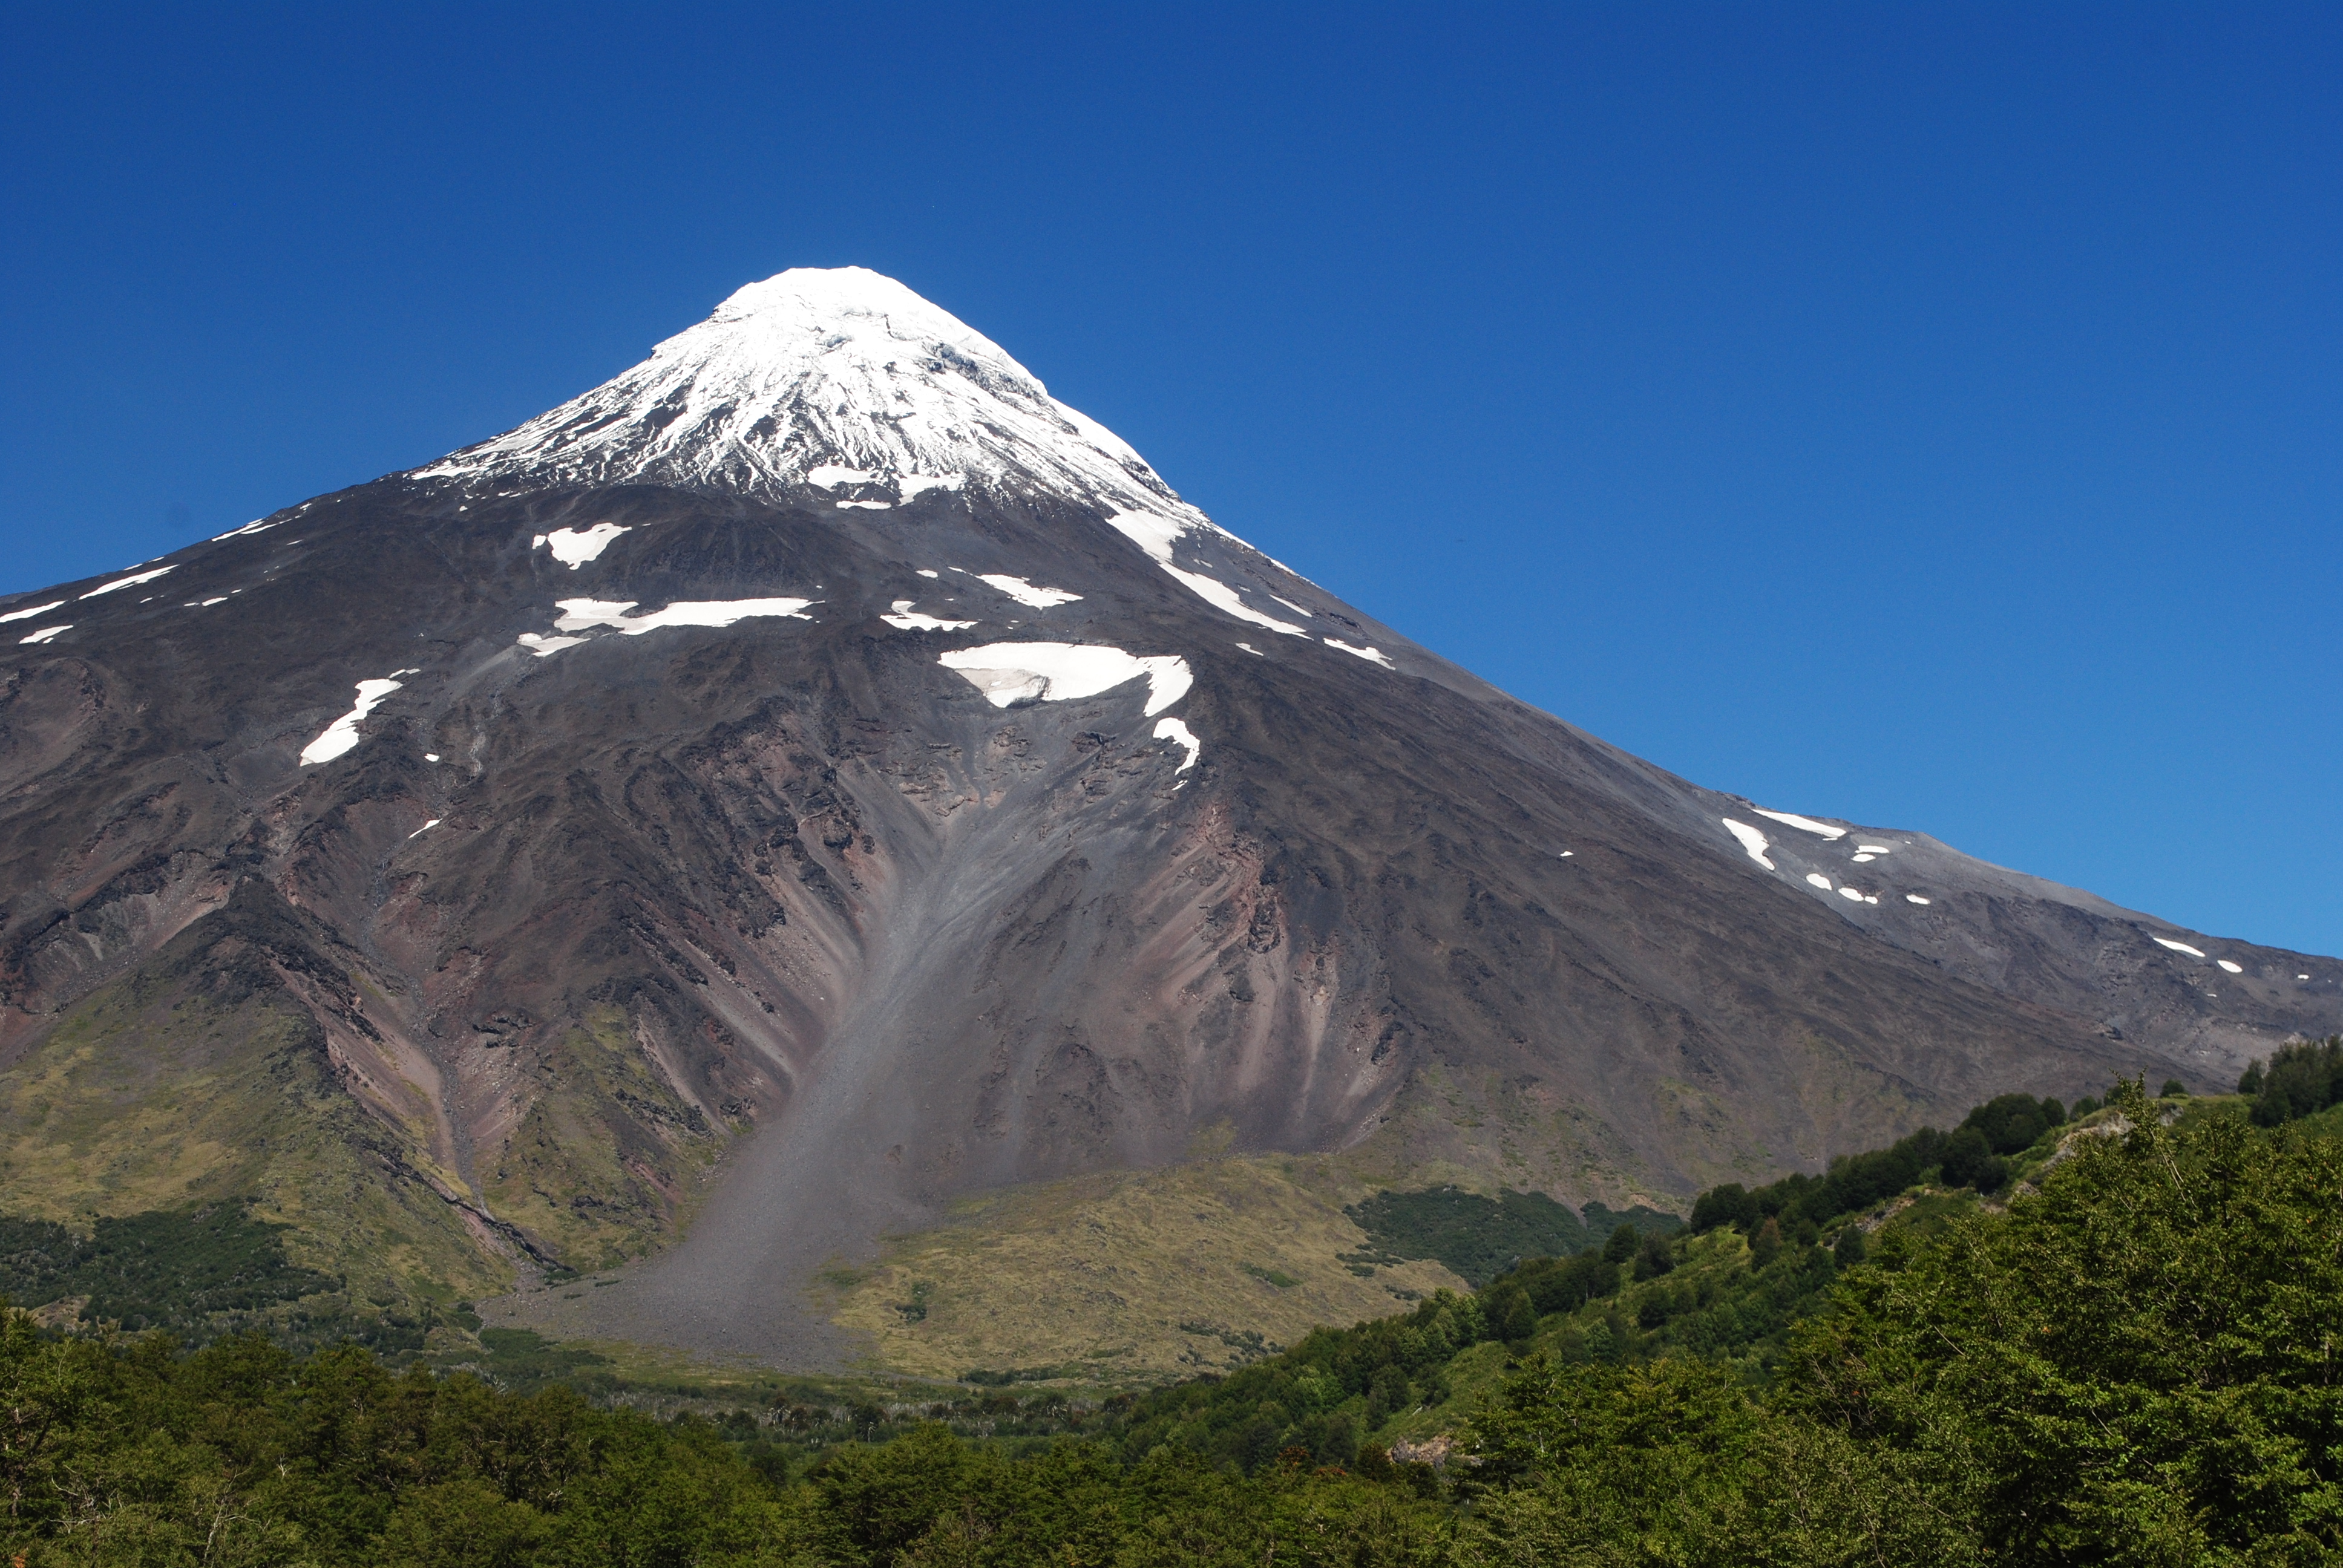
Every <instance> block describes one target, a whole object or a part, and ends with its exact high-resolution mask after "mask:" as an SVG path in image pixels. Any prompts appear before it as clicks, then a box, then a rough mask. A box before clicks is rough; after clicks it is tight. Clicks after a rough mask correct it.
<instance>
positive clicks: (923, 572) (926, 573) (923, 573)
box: [920, 567, 943, 578]
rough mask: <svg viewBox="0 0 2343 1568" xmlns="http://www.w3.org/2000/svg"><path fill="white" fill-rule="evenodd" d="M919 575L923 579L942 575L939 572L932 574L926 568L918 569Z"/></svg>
mask: <svg viewBox="0 0 2343 1568" xmlns="http://www.w3.org/2000/svg"><path fill="white" fill-rule="evenodd" d="M942 575H943V574H942V573H941V572H932V571H930V570H929V569H928V568H925V567H921V568H920V576H921V577H923V578H932V577H941V576H942Z"/></svg>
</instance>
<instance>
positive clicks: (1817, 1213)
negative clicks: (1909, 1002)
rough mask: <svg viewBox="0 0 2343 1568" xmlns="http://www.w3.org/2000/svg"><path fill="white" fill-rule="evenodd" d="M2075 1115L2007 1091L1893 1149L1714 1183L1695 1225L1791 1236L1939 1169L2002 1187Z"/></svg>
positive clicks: (1700, 1201)
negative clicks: (2022, 1160)
mask: <svg viewBox="0 0 2343 1568" xmlns="http://www.w3.org/2000/svg"><path fill="white" fill-rule="evenodd" d="M2097 1109H2098V1102H2097V1101H2094V1100H2085V1101H2078V1102H2077V1104H2076V1107H2075V1111H2074V1114H2075V1115H2076V1116H2078V1117H2079V1116H2085V1115H2088V1114H2089V1113H2090V1112H2092V1111H2097ZM2067 1120H2068V1116H2067V1111H2066V1107H2065V1106H2063V1105H2061V1104H2059V1103H2058V1101H2055V1100H2035V1099H2033V1098H2031V1097H2029V1096H2027V1095H2023V1094H2004V1095H2000V1096H1997V1097H1996V1098H1995V1099H1993V1100H1989V1101H1986V1103H1985V1104H1983V1105H1980V1106H1978V1107H1977V1108H1976V1110H1974V1111H1970V1112H1969V1113H1968V1115H1967V1116H1966V1118H1964V1119H1963V1120H1962V1121H1961V1124H1960V1125H1959V1126H1958V1127H1956V1128H1955V1129H1954V1130H1953V1131H1951V1132H1949V1133H1946V1132H1939V1131H1936V1129H1935V1128H1933V1127H1923V1128H1921V1129H1920V1130H1919V1131H1917V1132H1915V1133H1912V1134H1910V1135H1909V1136H1908V1137H1905V1138H1901V1139H1898V1140H1897V1141H1896V1142H1895V1143H1893V1144H1891V1145H1889V1146H1888V1147H1887V1148H1885V1149H1878V1150H1874V1151H1871V1152H1869V1153H1865V1154H1846V1155H1841V1156H1840V1157H1839V1158H1838V1159H1835V1160H1834V1161H1831V1163H1830V1169H1829V1170H1827V1171H1824V1172H1823V1173H1822V1174H1821V1175H1819V1176H1808V1175H1805V1174H1804V1173H1803V1172H1801V1173H1796V1174H1793V1175H1789V1176H1785V1177H1783V1178H1782V1179H1781V1180H1780V1181H1775V1182H1772V1183H1770V1184H1769V1185H1766V1186H1764V1187H1758V1188H1755V1189H1750V1188H1745V1187H1744V1186H1742V1184H1741V1183H1740V1182H1738V1181H1730V1182H1727V1183H1725V1185H1723V1186H1721V1187H1712V1188H1710V1189H1709V1190H1708V1191H1705V1192H1703V1193H1702V1194H1701V1195H1700V1196H1699V1197H1698V1198H1696V1199H1694V1201H1693V1208H1692V1221H1691V1229H1692V1230H1693V1231H1713V1230H1715V1229H1716V1228H1717V1227H1718V1226H1720V1225H1732V1226H1734V1227H1735V1228H1736V1229H1738V1230H1740V1231H1743V1232H1744V1233H1745V1234H1749V1235H1755V1233H1756V1232H1757V1231H1758V1230H1759V1229H1760V1228H1761V1227H1763V1226H1764V1224H1765V1221H1768V1220H1772V1221H1775V1224H1776V1227H1777V1229H1778V1233H1779V1234H1781V1235H1784V1236H1789V1235H1793V1234H1795V1233H1796V1231H1798V1229H1799V1228H1800V1227H1801V1226H1813V1227H1816V1228H1821V1227H1825V1226H1827V1225H1829V1224H1830V1223H1831V1222H1832V1221H1835V1220H1838V1219H1842V1218H1844V1217H1845V1216H1846V1215H1849V1214H1857V1213H1861V1212H1862V1211H1864V1210H1865V1209H1868V1208H1870V1207H1871V1206H1872V1205H1874V1204H1875V1203H1879V1202H1882V1201H1885V1200H1886V1199H1889V1198H1893V1197H1895V1196H1896V1194H1897V1193H1899V1192H1902V1191H1904V1190H1905V1189H1906V1188H1908V1187H1911V1186H1914V1185H1916V1184H1917V1183H1918V1182H1919V1181H1921V1180H1922V1178H1923V1177H1924V1176H1926V1174H1927V1173H1928V1172H1929V1171H1936V1172H1937V1173H1938V1174H1939V1175H1940V1176H1941V1177H1942V1179H1943V1180H1944V1181H1945V1183H1946V1185H1947V1186H1951V1187H1974V1188H1976V1190H1977V1191H1980V1192H1993V1191H1999V1190H2000V1188H2001V1187H2002V1185H2003V1184H2004V1183H2005V1182H2006V1181H2008V1179H2009V1166H2008V1162H2007V1158H2006V1157H2007V1156H2009V1155H2012V1154H2016V1153H2020V1152H2022V1151H2025V1150H2026V1149H2029V1148H2031V1147H2033V1145H2034V1144H2035V1143H2036V1142H2037V1141H2040V1140H2041V1138H2042V1137H2043V1135H2044V1134H2046V1133H2047V1132H2051V1131H2056V1129H2058V1128H2060V1127H2063V1126H2065V1125H2066V1121H2067Z"/></svg>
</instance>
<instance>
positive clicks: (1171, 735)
mask: <svg viewBox="0 0 2343 1568" xmlns="http://www.w3.org/2000/svg"><path fill="white" fill-rule="evenodd" d="M1155 739H1158V740H1176V741H1178V742H1179V743H1180V744H1181V745H1182V747H1184V748H1185V749H1187V753H1188V757H1187V760H1185V761H1184V762H1182V763H1181V764H1180V766H1179V767H1177V768H1174V769H1172V772H1174V773H1185V772H1186V771H1188V769H1191V768H1193V767H1194V766H1195V765H1196V759H1197V758H1198V757H1200V756H1202V754H1203V750H1204V747H1203V743H1202V741H1199V740H1198V739H1196V732H1195V731H1194V730H1192V729H1189V728H1188V727H1187V726H1186V725H1185V724H1182V722H1181V721H1180V720H1178V719H1157V720H1156V721H1155Z"/></svg>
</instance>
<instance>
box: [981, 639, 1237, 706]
mask: <svg viewBox="0 0 2343 1568" xmlns="http://www.w3.org/2000/svg"><path fill="white" fill-rule="evenodd" d="M936 662H937V663H939V664H940V665H942V666H943V667H944V668H946V669H951V670H957V671H958V672H959V673H960V677H961V678H963V679H965V680H966V681H967V682H968V683H969V684H970V686H973V687H975V688H976V689H978V690H979V691H981V692H983V693H984V695H985V696H986V697H987V698H988V699H990V700H991V703H992V705H993V706H994V707H995V708H1007V707H1009V706H1010V705H1011V703H1016V702H1070V701H1072V700H1073V699H1077V698H1082V697H1095V696H1097V695H1098V694H1099V693H1100V692H1101V691H1111V690H1112V689H1114V688H1116V687H1118V686H1121V685H1122V684H1123V683H1124V682H1126V681H1131V680H1136V679H1138V678H1141V676H1144V677H1146V678H1147V689H1148V695H1147V707H1146V709H1145V712H1146V714H1147V716H1148V717H1150V718H1152V717H1154V716H1155V715H1156V714H1158V713H1161V712H1162V711H1163V710H1164V709H1167V708H1169V707H1171V706H1172V704H1173V703H1175V702H1177V701H1179V700H1180V699H1182V697H1185V696H1187V695H1188V689H1189V687H1191V686H1192V685H1194V684H1195V676H1194V675H1193V674H1192V673H1191V672H1190V670H1189V668H1188V661H1187V660H1186V659H1184V658H1181V657H1180V656H1179V655H1177V654H1157V655H1151V656H1148V657H1143V658H1142V657H1135V656H1133V655H1131V654H1128V653H1125V652H1123V651H1122V649H1121V648H1098V647H1092V646H1090V645H1087V644H1080V643H1071V642H991V643H987V644H985V645H984V646H983V647H981V648H953V649H951V650H950V651H949V652H946V653H942V654H939V655H938V656H937V658H936Z"/></svg>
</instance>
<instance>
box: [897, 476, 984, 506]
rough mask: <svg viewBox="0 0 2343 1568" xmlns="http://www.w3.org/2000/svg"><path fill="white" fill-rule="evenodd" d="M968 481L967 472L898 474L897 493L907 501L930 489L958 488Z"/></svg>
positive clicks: (915, 498) (924, 493) (913, 499)
mask: <svg viewBox="0 0 2343 1568" xmlns="http://www.w3.org/2000/svg"><path fill="white" fill-rule="evenodd" d="M967 482H968V476H967V475H965V474H898V475H896V476H895V493H896V494H897V495H898V496H900V497H901V498H902V499H903V500H904V501H906V502H910V501H915V500H917V499H919V498H920V497H921V496H923V495H926V494H927V493H928V492H929V491H930V490H957V489H959V488H960V487H961V486H962V485H964V484H966V483H967Z"/></svg>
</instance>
